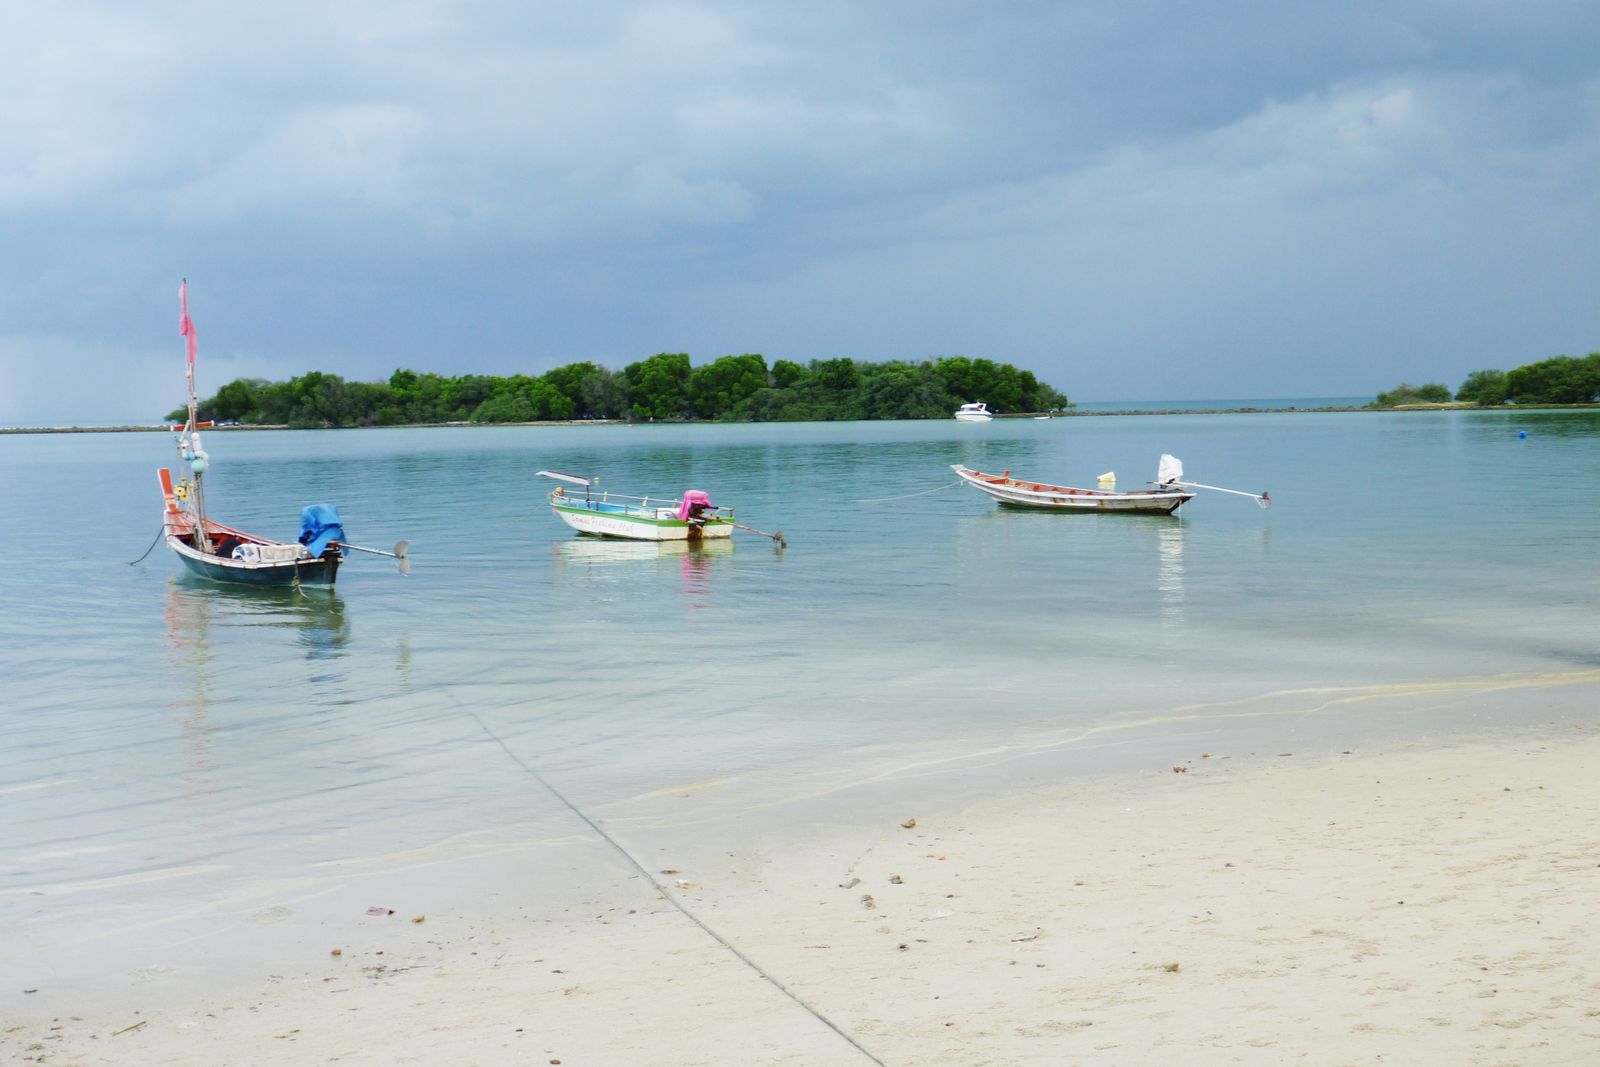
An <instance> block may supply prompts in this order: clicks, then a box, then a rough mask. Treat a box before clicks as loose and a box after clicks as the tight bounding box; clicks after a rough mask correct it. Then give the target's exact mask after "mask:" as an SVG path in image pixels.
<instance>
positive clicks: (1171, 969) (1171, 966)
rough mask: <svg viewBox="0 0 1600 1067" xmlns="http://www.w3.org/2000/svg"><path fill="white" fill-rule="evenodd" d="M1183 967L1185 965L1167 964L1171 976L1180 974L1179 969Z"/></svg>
mask: <svg viewBox="0 0 1600 1067" xmlns="http://www.w3.org/2000/svg"><path fill="white" fill-rule="evenodd" d="M1182 966H1183V965H1182V964H1181V963H1169V964H1167V972H1168V973H1169V974H1177V973H1178V969H1179V968H1180V967H1182Z"/></svg>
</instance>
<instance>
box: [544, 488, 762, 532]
mask: <svg viewBox="0 0 1600 1067" xmlns="http://www.w3.org/2000/svg"><path fill="white" fill-rule="evenodd" d="M539 477H541V478H553V479H555V480H556V481H560V482H566V483H567V485H574V486H582V488H583V493H582V495H580V494H578V493H577V492H576V491H572V492H569V491H568V490H567V487H566V486H565V485H558V486H556V487H555V488H554V489H552V490H550V498H549V499H550V511H551V513H552V514H554V515H555V517H556V518H558V519H560V520H561V521H562V522H565V523H566V524H567V525H568V526H570V527H572V528H573V529H574V530H577V531H578V532H579V533H585V534H591V535H593V536H595V537H619V538H623V539H625V540H629V541H689V542H699V541H710V540H716V539H720V538H727V537H732V536H733V531H734V530H736V529H739V530H748V531H749V532H751V533H756V534H760V535H761V536H763V537H766V538H770V539H771V540H773V541H776V542H777V543H778V544H779V545H787V544H788V542H786V541H785V540H784V539H783V535H782V534H781V533H776V534H769V533H766V532H765V531H763V530H757V529H754V528H753V527H749V526H745V525H743V524H741V523H738V522H735V521H734V517H733V509H732V508H723V507H720V506H718V505H715V504H712V503H711V498H710V496H708V495H707V494H706V493H705V492H704V491H703V490H700V489H687V490H685V491H684V493H683V496H681V497H678V498H676V499H674V498H672V497H648V496H645V497H638V496H623V495H621V494H619V493H612V492H609V491H601V490H600V489H599V479H598V478H581V477H579V476H578V475H575V474H562V473H560V472H559V471H540V472H539Z"/></svg>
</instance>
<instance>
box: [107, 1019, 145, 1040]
mask: <svg viewBox="0 0 1600 1067" xmlns="http://www.w3.org/2000/svg"><path fill="white" fill-rule="evenodd" d="M149 1025H150V1020H149V1019H140V1020H139V1021H138V1022H136V1023H134V1024H133V1025H132V1026H124V1027H123V1028H122V1029H121V1030H117V1031H114V1032H113V1033H112V1035H111V1036H112V1037H118V1036H121V1035H122V1034H126V1033H131V1032H132V1031H134V1030H142V1029H144V1028H145V1027H146V1026H149Z"/></svg>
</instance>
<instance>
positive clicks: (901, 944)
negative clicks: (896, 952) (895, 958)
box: [898, 941, 911, 952]
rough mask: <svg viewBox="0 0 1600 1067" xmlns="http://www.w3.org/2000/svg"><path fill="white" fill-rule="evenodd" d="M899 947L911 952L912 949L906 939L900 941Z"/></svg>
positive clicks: (902, 950)
mask: <svg viewBox="0 0 1600 1067" xmlns="http://www.w3.org/2000/svg"><path fill="white" fill-rule="evenodd" d="M898 947H899V949H900V951H901V952H910V951H911V946H910V945H908V944H906V943H905V942H904V941H902V942H900V944H899V946H898Z"/></svg>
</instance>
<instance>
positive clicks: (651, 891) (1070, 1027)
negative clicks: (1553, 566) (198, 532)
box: [0, 728, 1600, 1067]
mask: <svg viewBox="0 0 1600 1067" xmlns="http://www.w3.org/2000/svg"><path fill="white" fill-rule="evenodd" d="M1597 761H1600V738H1596V737H1593V736H1591V735H1589V734H1588V733H1586V732H1584V731H1583V730H1581V729H1577V728H1568V729H1567V730H1566V731H1564V732H1563V733H1559V734H1555V733H1552V734H1551V735H1549V736H1542V737H1538V738H1536V739H1530V738H1529V737H1527V736H1521V737H1516V738H1509V737H1498V736H1497V737H1482V738H1479V739H1476V740H1473V741H1470V742H1464V743H1452V744H1448V745H1438V744H1426V743H1405V744H1396V745H1392V746H1388V747H1386V748H1385V749H1384V750H1382V751H1373V750H1359V751H1350V752H1345V751H1342V750H1339V751H1332V752H1327V753H1322V754H1304V753H1299V754H1296V753H1287V752H1284V753H1277V752H1263V753H1224V752H1219V753H1200V752H1197V753H1193V754H1192V755H1191V756H1188V757H1186V758H1184V759H1182V760H1180V761H1176V762H1174V763H1173V764H1172V765H1170V766H1165V765H1164V766H1160V767H1152V768H1150V769H1148V770H1147V771H1144V772H1141V773H1134V774H1128V773H1120V774H1116V775H1107V776H1091V777H1084V778H1074V779H1072V780H1067V781H1062V782H1060V783H1059V784H1055V785H1050V786H1048V787H1037V786H1030V787H1029V788H1027V789H1025V790H1022V791H1021V792H1018V793H1012V794H1009V795H1004V796H995V797H992V798H990V799H988V800H985V801H983V802H981V803H977V804H969V805H964V806H960V807H957V808H953V809H951V810H941V808H940V806H939V804H938V803H937V800H936V798H934V797H933V796H929V797H928V798H927V803H925V804H921V805H916V807H917V810H905V809H904V807H903V804H904V801H903V800H896V801H893V802H884V803H881V804H879V803H876V802H871V801H868V802H865V803H864V804H863V805H862V806H861V807H860V808H859V809H858V810H856V811H854V812H853V813H852V817H851V819H850V820H849V823H848V824H829V825H814V826H811V827H808V828H806V829H805V830H803V831H801V832H799V833H798V834H797V836H796V837H795V839H793V840H785V841H783V842H781V844H780V843H777V842H767V843H763V844H760V845H759V846H757V847H755V848H753V849H751V850H749V851H743V852H735V853H733V854H723V857H722V860H721V861H720V862H716V863H713V862H708V861H701V863H702V866H700V867H698V868H696V869H680V868H675V867H670V866H663V867H660V868H657V869H652V872H651V877H652V878H653V880H654V881H655V882H656V883H659V885H660V886H661V887H662V888H661V889H660V890H658V889H657V887H656V885H652V884H650V883H649V882H647V881H646V879H645V877H644V876H643V875H641V874H640V873H639V871H638V870H636V869H630V868H629V866H628V865H627V863H626V862H624V861H622V860H621V858H620V857H617V862H616V863H615V864H614V865H613V868H612V869H613V870H614V872H615V876H614V877H613V878H612V879H610V881H609V883H608V884H604V885H596V886H592V887H589V894H588V897H587V898H586V902H585V905H586V906H585V907H583V908H575V909H572V910H571V911H569V912H567V913H565V914H563V915H561V916H559V917H553V916H550V915H535V914H529V913H527V912H520V911H511V912H510V913H508V914H496V915H492V916H488V915H472V914H429V915H411V914H407V913H406V912H405V911H403V910H397V911H396V912H395V914H393V915H380V916H367V915H364V916H362V917H361V918H360V920H359V921H352V923H351V924H350V927H349V929H348V930H346V931H343V932H338V933H335V934H333V935H330V938H329V940H333V939H334V938H337V939H338V942H339V943H337V944H328V945H326V946H318V947H317V948H316V949H315V950H314V951H313V950H309V949H308V950H307V952H306V958H305V959H304V960H303V961H302V962H301V965H300V966H299V967H298V968H297V969H295V970H293V971H288V972H286V973H282V974H271V975H261V974H257V975H240V976H238V982H237V984H235V985H232V986H229V985H228V984H226V983H216V984H213V985H212V986H211V988H210V989H209V990H207V991H204V992H197V993H195V994H194V995H192V996H188V997H184V998H179V999H178V1000H176V1001H175V1000H173V999H171V998H169V997H166V996H163V997H159V998H157V997H154V996H152V995H151V994H150V992H149V991H145V992H141V989H140V988H139V987H138V986H137V985H134V986H132V987H130V988H129V989H127V990H126V992H125V995H124V996H121V997H119V998H112V999H111V1000H109V1001H107V1000H98V1001H95V1002H93V1003H92V1004H91V1003H89V1002H82V1003H80V1002H78V1001H76V1000H75V999H74V995H73V991H72V990H70V989H65V990H62V989H49V988H39V989H37V990H35V991H32V992H30V991H26V990H6V991H5V1001H6V1003H8V1004H9V1005H10V1007H9V1008H8V1009H7V1010H6V1011H5V1022H4V1028H3V1029H4V1032H3V1034H0V1055H3V1058H4V1059H5V1060H6V1061H8V1062H21V1063H49V1064H79V1063H82V1064H98V1063H118V1064H129V1063H139V1064H259V1063H284V1062H295V1063H322V1062H328V1063H333V1062H337V1063H463V1064H465V1063H476V1064H524V1063H557V1062H559V1063H562V1064H568V1065H574V1064H621V1063H650V1064H655V1065H667V1064H672V1065H680V1064H681V1065H689V1064H795V1065H799V1064H807V1065H810V1064H827V1065H833V1064H839V1065H846V1064H857V1063H863V1064H864V1063H872V1062H874V1061H876V1062H879V1063H883V1064H892V1065H908V1067H909V1065H939V1064H997V1065H998V1064H1072V1063H1085V1064H1088V1063H1096V1064H1101V1063H1146V1062H1156V1061H1158V1060H1159V1061H1165V1062H1180V1063H1185V1064H1213V1063H1215V1064H1224V1063H1258V1064H1269V1063H1288V1062H1293V1063H1307V1064H1369V1063H1374V1064H1375V1063H1393V1062H1399V1063H1456V1064H1522V1065H1526V1064H1576V1063H1584V1062H1593V1059H1594V1057H1595V1056H1596V1055H1597V1054H1600V962H1597V960H1596V956H1595V954H1594V951H1593V949H1594V930H1595V928H1596V925H1597V920H1600V827H1597V825H1596V823H1595V820H1594V813H1595V812H1596V810H1600V808H1597V804H1596V800H1597V792H1600V790H1597V788H1596V786H1595V785H1594V777H1593V767H1594V766H1595V765H1596V763H1597ZM891 808H892V809H893V810H890V809H891ZM907 823H910V824H911V825H905V824H907ZM586 847H587V846H586ZM593 847H594V848H596V849H601V850H608V849H609V848H610V846H609V845H606V844H605V843H604V842H603V841H601V840H599V839H598V838H597V839H596V840H595V841H594V842H593ZM708 854H710V853H709V852H708ZM655 862H657V861H655V860H651V861H650V863H651V864H653V863H655ZM660 862H666V863H670V862H674V861H672V860H670V859H668V860H665V861H660ZM395 888H396V890H397V895H403V894H399V893H398V891H399V889H400V887H395ZM669 896H670V898H671V900H669V899H668V897H669ZM674 901H675V902H676V903H674ZM679 904H681V910H680V908H679V907H678V905H679ZM336 950H337V952H336Z"/></svg>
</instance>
